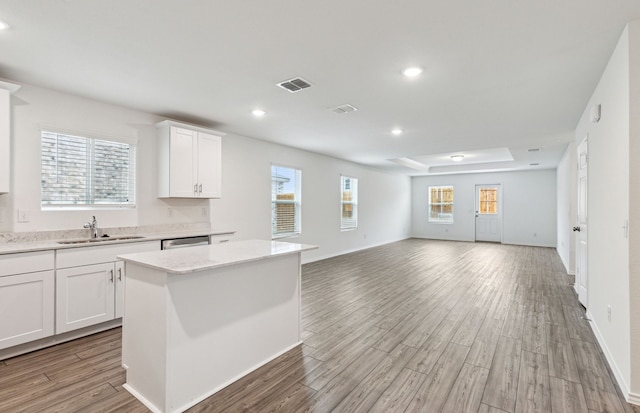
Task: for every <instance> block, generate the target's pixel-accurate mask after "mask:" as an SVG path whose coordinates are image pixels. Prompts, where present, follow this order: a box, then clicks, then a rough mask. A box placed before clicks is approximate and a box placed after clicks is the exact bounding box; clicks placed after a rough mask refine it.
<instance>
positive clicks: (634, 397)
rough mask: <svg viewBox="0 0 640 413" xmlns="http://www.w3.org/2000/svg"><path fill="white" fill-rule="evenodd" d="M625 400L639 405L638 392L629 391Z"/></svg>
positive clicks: (639, 397) (639, 394)
mask: <svg viewBox="0 0 640 413" xmlns="http://www.w3.org/2000/svg"><path fill="white" fill-rule="evenodd" d="M627 401H628V402H629V403H631V404H635V405H636V406H640V393H629V397H627Z"/></svg>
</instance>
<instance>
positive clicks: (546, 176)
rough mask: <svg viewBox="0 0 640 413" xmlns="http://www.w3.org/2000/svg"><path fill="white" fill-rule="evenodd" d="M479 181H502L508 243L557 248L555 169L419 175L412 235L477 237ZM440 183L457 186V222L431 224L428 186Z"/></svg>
mask: <svg viewBox="0 0 640 413" xmlns="http://www.w3.org/2000/svg"><path fill="white" fill-rule="evenodd" d="M476 184H502V194H503V215H502V219H503V224H502V231H503V236H502V239H503V243H505V244H519V245H537V246H545V247H555V246H556V238H557V234H556V218H557V217H556V172H555V170H551V169H549V170H540V171H524V172H502V173H483V174H460V175H440V176H422V177H414V178H413V179H412V235H413V236H414V237H418V238H433V239H447V240H456V241H474V240H475V185H476ZM438 185H453V187H454V212H453V214H454V223H453V224H437V223H429V222H428V219H427V211H428V203H429V194H428V188H429V186H438ZM534 234H535V235H534Z"/></svg>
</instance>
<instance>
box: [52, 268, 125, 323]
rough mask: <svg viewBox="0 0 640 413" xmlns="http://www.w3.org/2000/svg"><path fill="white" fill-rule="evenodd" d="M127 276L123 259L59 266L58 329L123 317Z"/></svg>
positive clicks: (57, 279) (57, 294)
mask: <svg viewBox="0 0 640 413" xmlns="http://www.w3.org/2000/svg"><path fill="white" fill-rule="evenodd" d="M125 277H126V274H125V271H124V262H122V261H116V262H112V263H104V264H95V265H85V266H82V267H73V268H65V269H62V270H58V272H57V275H56V333H58V334H60V333H65V332H67V331H71V330H76V329H78V328H82V327H88V326H91V325H94V324H98V323H103V322H105V321H110V320H113V319H116V318H121V317H122V316H123V315H124V282H125Z"/></svg>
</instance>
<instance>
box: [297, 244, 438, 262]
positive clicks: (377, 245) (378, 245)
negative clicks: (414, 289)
mask: <svg viewBox="0 0 640 413" xmlns="http://www.w3.org/2000/svg"><path fill="white" fill-rule="evenodd" d="M410 238H420V237H406V238H399V239H396V240H391V241H383V242H380V243H378V244H371V245H365V246H362V247H358V248H352V249H349V250H345V251H340V252H337V253H335V254H327V255H321V256H319V257H313V258H310V259H303V260H302V264H310V263H312V262H316V261H322V260H326V259H328V258H334V257H339V256H341V255H345V254H351V253H352V252H358V251H363V250H368V249H369V248H375V247H381V246H383V245H387V244H393V243H394V242H399V241H404V240H406V239H410ZM425 239H426V238H425ZM443 241H449V240H443ZM303 258H304V257H303Z"/></svg>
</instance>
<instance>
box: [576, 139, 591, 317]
mask: <svg viewBox="0 0 640 413" xmlns="http://www.w3.org/2000/svg"><path fill="white" fill-rule="evenodd" d="M588 168H589V144H588V137H585V138H584V140H583V141H582V142H581V143H580V145H578V205H577V210H578V211H577V220H576V221H577V222H576V226H575V227H573V231H574V232H575V234H576V281H575V284H574V288H575V290H576V293H578V301H580V304H582V305H583V306H585V308H586V307H587V285H588V278H587V276H588V274H589V271H588V268H587V256H588V250H587V216H588V214H587V190H588V187H589V185H588V183H589V181H588V173H587V172H588Z"/></svg>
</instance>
